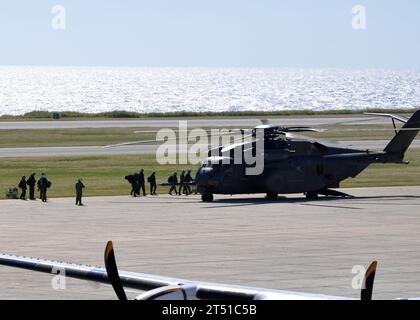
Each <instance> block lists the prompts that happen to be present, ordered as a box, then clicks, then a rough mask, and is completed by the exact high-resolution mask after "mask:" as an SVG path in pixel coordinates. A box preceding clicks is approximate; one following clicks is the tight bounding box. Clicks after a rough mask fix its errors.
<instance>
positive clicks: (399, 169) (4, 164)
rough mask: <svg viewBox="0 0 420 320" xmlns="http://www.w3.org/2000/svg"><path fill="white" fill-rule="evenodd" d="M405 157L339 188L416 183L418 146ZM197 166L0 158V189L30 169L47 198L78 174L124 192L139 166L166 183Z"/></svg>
mask: <svg viewBox="0 0 420 320" xmlns="http://www.w3.org/2000/svg"><path fill="white" fill-rule="evenodd" d="M406 159H408V160H411V163H410V165H408V166H407V165H402V164H399V165H393V164H386V165H381V164H376V165H372V166H371V167H369V168H368V169H367V170H365V171H364V172H363V173H362V174H361V175H360V176H358V177H357V178H355V179H349V180H347V181H346V182H344V184H343V187H379V186H410V185H420V149H412V150H410V151H409V152H408V153H407V156H406ZM184 167H185V169H188V168H191V169H193V170H196V169H197V168H194V167H191V166H178V165H159V164H157V163H156V159H155V156H154V155H142V156H136V155H118V156H92V157H77V156H75V157H49V158H23V159H22V158H2V159H0V177H1V179H0V191H2V193H3V195H2V196H1V197H0V198H4V197H5V191H6V189H7V188H10V187H13V186H16V185H17V184H18V182H19V179H20V177H21V176H22V175H26V176H28V175H29V174H30V173H31V172H32V171H36V172H37V177H38V178H39V176H40V173H41V172H42V171H46V172H47V175H48V178H49V179H50V180H51V181H52V182H53V186H52V189H51V190H50V191H49V195H50V196H51V197H68V196H74V184H75V182H76V179H77V178H78V177H83V178H84V181H85V183H86V186H87V188H86V192H85V194H86V195H87V196H97V195H103V196H110V195H126V194H128V193H129V191H130V186H129V184H128V183H127V181H126V180H124V176H125V175H127V174H130V173H133V172H134V171H138V170H140V169H141V168H144V169H145V173H146V175H148V174H150V173H151V172H152V171H156V173H157V177H158V182H159V183H162V182H166V181H167V177H168V176H169V175H170V174H171V173H173V172H174V171H178V172H179V171H180V170H181V169H183V168H184ZM166 192H167V188H166V187H159V188H158V193H166Z"/></svg>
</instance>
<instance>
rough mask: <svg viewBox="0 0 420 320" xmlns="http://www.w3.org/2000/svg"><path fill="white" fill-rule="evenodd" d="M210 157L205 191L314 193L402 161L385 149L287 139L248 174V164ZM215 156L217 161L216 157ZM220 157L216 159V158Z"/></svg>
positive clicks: (201, 184) (201, 175)
mask: <svg viewBox="0 0 420 320" xmlns="http://www.w3.org/2000/svg"><path fill="white" fill-rule="evenodd" d="M226 157H229V155H224V157H220V158H219V159H217V158H216V159H210V158H209V161H207V162H205V164H203V166H202V167H201V168H200V169H199V170H198V172H197V176H196V183H197V190H198V191H199V192H200V193H202V194H251V193H266V194H267V195H277V194H289V193H305V194H307V193H311V192H317V191H320V190H325V189H329V188H338V187H339V186H340V182H341V181H343V180H345V179H347V178H350V177H356V176H357V175H358V174H359V173H360V172H362V171H363V170H364V169H365V168H366V167H368V166H369V165H370V164H372V163H375V162H381V163H384V162H398V163H400V162H401V160H402V159H391V158H390V156H389V155H388V154H386V153H384V152H370V151H368V150H365V151H363V150H355V149H347V148H336V147H327V146H325V145H322V144H320V143H318V142H311V141H306V140H302V141H300V140H299V141H296V140H290V141H287V147H283V148H273V149H270V148H269V149H265V150H264V170H263V172H262V173H261V174H259V175H246V170H245V169H246V165H245V164H234V163H230V164H223V163H222V161H221V160H223V159H226ZM212 160H213V161H212ZM214 160H216V161H214Z"/></svg>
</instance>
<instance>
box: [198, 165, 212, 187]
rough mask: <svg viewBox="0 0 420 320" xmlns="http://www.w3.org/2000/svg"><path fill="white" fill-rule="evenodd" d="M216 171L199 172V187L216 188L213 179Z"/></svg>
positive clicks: (203, 169)
mask: <svg viewBox="0 0 420 320" xmlns="http://www.w3.org/2000/svg"><path fill="white" fill-rule="evenodd" d="M213 173H214V170H213V168H208V167H204V168H200V170H198V172H197V176H196V182H197V186H199V187H210V186H215V181H214V179H212V177H213Z"/></svg>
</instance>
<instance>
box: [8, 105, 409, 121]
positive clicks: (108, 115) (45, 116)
mask: <svg viewBox="0 0 420 320" xmlns="http://www.w3.org/2000/svg"><path fill="white" fill-rule="evenodd" d="M415 110H416V109H414V108H413V109H375V108H371V109H361V110H350V109H348V110H324V111H314V110H310V109H306V110H283V111H224V112H186V111H180V112H166V113H158V112H151V113H138V112H130V111H124V110H115V111H111V112H100V113H85V112H74V111H62V112H51V111H32V112H28V113H25V114H23V115H18V116H13V115H2V116H0V121H10V120H13V121H19V120H52V119H54V115H57V114H59V117H60V119H65V120H83V119H87V120H100V119H107V120H110V119H159V118H166V119H171V118H174V119H176V118H193V117H200V118H221V117H223V118H226V117H235V118H238V117H264V116H270V117H288V116H312V115H317V116H337V115H340V116H345V115H353V116H354V115H361V114H363V113H364V112H383V113H400V114H412V113H413V112H414V111H415Z"/></svg>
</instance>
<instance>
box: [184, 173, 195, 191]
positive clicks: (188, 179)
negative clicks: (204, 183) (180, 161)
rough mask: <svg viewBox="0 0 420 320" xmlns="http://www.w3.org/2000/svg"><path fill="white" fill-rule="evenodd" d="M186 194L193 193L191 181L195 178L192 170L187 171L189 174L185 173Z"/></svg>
mask: <svg viewBox="0 0 420 320" xmlns="http://www.w3.org/2000/svg"><path fill="white" fill-rule="evenodd" d="M184 181H185V194H187V195H188V194H191V193H192V190H191V185H190V183H192V182H193V178H192V176H191V170H188V171H187V174H186V175H185V180H184Z"/></svg>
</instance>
